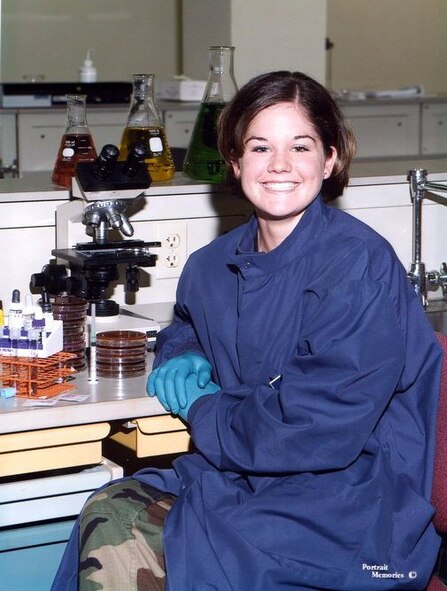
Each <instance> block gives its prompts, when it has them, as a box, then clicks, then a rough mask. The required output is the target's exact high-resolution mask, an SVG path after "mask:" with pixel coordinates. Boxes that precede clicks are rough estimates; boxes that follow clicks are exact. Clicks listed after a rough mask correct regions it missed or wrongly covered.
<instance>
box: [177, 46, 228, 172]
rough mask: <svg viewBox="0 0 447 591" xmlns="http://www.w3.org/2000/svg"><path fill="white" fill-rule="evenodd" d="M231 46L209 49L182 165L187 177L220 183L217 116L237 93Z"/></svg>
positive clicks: (220, 169)
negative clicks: (206, 71)
mask: <svg viewBox="0 0 447 591" xmlns="http://www.w3.org/2000/svg"><path fill="white" fill-rule="evenodd" d="M233 55H234V47H231V46H218V47H217V46H213V47H210V48H209V69H210V73H209V77H208V82H207V85H206V88H205V92H204V95H203V98H202V103H201V105H200V110H199V113H198V115H197V118H196V121H195V124H194V129H193V132H192V136H191V140H190V142H189V146H188V150H187V152H186V156H185V161H184V163H183V172H184V173H185V174H186V175H188V176H189V177H191V178H193V179H196V180H201V181H208V182H209V183H223V182H224V181H225V176H226V169H225V162H224V160H223V159H222V157H221V155H220V154H219V151H218V149H217V131H216V123H217V118H218V117H219V113H220V112H221V111H222V109H223V108H224V107H225V105H226V104H227V103H228V102H229V101H230V100H231V99H232V98H233V96H234V95H235V93H236V92H237V85H236V81H235V79H234V74H233Z"/></svg>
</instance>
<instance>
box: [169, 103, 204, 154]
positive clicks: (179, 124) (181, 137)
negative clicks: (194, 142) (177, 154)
mask: <svg viewBox="0 0 447 591" xmlns="http://www.w3.org/2000/svg"><path fill="white" fill-rule="evenodd" d="M197 113H198V108H195V109H191V110H167V111H165V112H164V126H165V131H166V135H167V138H168V142H169V145H170V146H171V148H187V147H188V144H189V139H190V137H191V134H192V130H193V128H194V123H195V120H196V117H197Z"/></svg>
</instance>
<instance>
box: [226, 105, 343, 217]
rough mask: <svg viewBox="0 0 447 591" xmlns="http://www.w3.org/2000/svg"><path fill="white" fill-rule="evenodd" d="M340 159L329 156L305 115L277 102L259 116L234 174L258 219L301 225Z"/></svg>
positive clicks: (246, 138)
mask: <svg viewBox="0 0 447 591" xmlns="http://www.w3.org/2000/svg"><path fill="white" fill-rule="evenodd" d="M335 158H336V151H335V148H332V151H331V154H330V155H329V157H327V156H326V154H325V152H324V150H323V144H322V142H321V139H320V137H319V136H318V134H317V133H316V131H315V129H314V128H313V126H312V124H311V123H310V121H309V120H308V118H307V116H306V115H305V113H304V111H303V110H302V109H301V108H300V107H299V106H298V105H296V104H294V103H279V104H278V105H274V106H272V107H268V108H266V109H264V110H262V111H260V112H259V113H258V114H257V115H256V117H255V118H254V119H253V121H252V122H251V124H250V126H249V127H248V129H247V133H246V136H245V138H244V153H243V155H242V157H241V158H239V160H238V161H237V162H234V163H233V170H234V173H235V175H236V176H237V177H239V178H240V181H241V185H242V189H243V191H244V194H245V196H246V197H247V199H249V201H251V203H252V204H253V205H254V207H255V209H256V212H257V215H258V217H259V218H261V219H266V220H285V219H288V220H289V221H294V222H295V223H298V221H299V219H300V218H301V216H302V214H303V213H304V211H305V209H306V208H307V207H308V205H310V203H312V201H313V200H314V199H315V198H316V197H317V195H318V193H319V192H320V189H321V185H322V182H323V179H324V178H326V177H329V176H330V174H331V172H332V168H333V165H334V162H335Z"/></svg>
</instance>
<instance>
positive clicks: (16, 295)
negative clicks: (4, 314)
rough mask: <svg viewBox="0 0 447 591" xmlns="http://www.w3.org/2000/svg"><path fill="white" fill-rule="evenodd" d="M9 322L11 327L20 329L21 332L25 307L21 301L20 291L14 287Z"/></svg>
mask: <svg viewBox="0 0 447 591" xmlns="http://www.w3.org/2000/svg"><path fill="white" fill-rule="evenodd" d="M8 324H9V327H10V329H13V328H15V329H18V330H19V334H20V329H21V328H22V325H23V307H22V304H21V302H20V291H19V290H18V289H14V290H13V292H12V297H11V302H10V304H9V311H8Z"/></svg>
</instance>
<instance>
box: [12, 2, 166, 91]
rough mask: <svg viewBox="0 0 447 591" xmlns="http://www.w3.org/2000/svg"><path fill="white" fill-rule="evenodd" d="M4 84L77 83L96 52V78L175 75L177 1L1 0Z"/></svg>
mask: <svg viewBox="0 0 447 591" xmlns="http://www.w3.org/2000/svg"><path fill="white" fill-rule="evenodd" d="M1 9H2V19H1V33H2V39H1V46H2V51H1V58H2V82H11V81H21V80H22V76H23V75H31V76H36V75H38V74H42V75H44V76H45V79H46V80H47V81H51V82H59V81H76V80H79V67H80V66H81V65H82V63H83V61H84V59H85V54H86V51H87V49H88V48H94V49H95V52H94V55H93V58H94V63H95V65H96V68H97V70H98V80H100V81H107V80H112V81H115V80H129V79H130V78H131V76H132V74H134V73H138V72H151V73H153V74H155V76H156V78H169V77H171V76H173V75H175V74H176V73H177V59H178V56H177V39H178V30H177V26H178V19H177V0H124V1H123V0H75V1H73V0H2V2H1Z"/></svg>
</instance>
